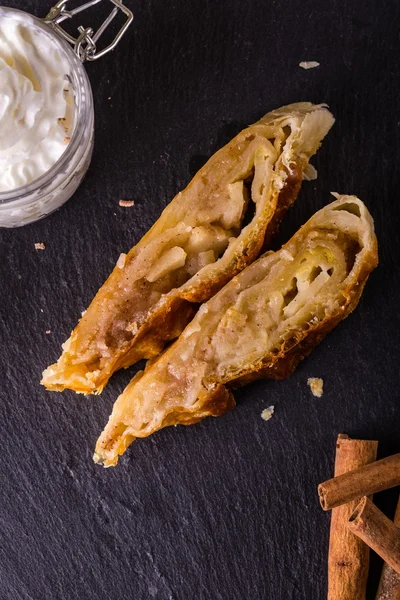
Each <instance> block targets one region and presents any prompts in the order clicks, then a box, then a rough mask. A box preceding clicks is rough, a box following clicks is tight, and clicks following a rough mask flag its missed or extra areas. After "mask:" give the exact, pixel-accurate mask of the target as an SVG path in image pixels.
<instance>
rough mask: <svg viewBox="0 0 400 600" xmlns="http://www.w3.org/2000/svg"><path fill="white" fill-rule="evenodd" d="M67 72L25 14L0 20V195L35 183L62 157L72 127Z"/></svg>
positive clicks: (46, 38)
mask: <svg viewBox="0 0 400 600" xmlns="http://www.w3.org/2000/svg"><path fill="white" fill-rule="evenodd" d="M69 71H70V68H69V65H68V62H67V61H66V59H65V58H64V57H63V56H62V55H61V53H60V51H59V50H58V48H57V46H56V45H55V44H54V42H53V41H52V39H51V37H50V36H48V35H46V34H45V33H44V32H43V31H41V30H40V29H39V28H37V27H36V24H35V22H34V20H33V19H32V18H31V17H30V16H29V15H27V14H23V13H21V14H20V15H18V14H17V15H16V14H15V13H14V14H13V16H12V17H4V16H3V15H2V17H1V19H0V192H7V191H11V190H14V189H16V188H19V187H20V186H22V185H25V184H27V183H30V182H31V181H34V180H35V179H37V178H38V177H40V176H41V175H43V174H44V173H46V171H48V170H49V169H50V168H51V167H52V166H53V165H54V164H55V163H56V162H57V161H58V159H59V158H60V157H61V155H62V154H63V153H64V152H65V150H66V148H67V146H68V143H69V141H70V135H71V132H72V129H73V126H74V113H75V107H74V101H73V93H72V88H71V86H70V84H69V82H68V79H67V76H68V74H69Z"/></svg>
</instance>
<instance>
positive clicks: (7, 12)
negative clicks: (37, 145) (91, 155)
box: [0, 6, 93, 206]
mask: <svg viewBox="0 0 400 600" xmlns="http://www.w3.org/2000/svg"><path fill="white" fill-rule="evenodd" d="M14 13H17V16H22V15H23V16H24V18H26V17H29V18H30V19H31V20H32V22H33V23H34V25H35V26H36V27H38V28H39V29H40V30H41V31H42V32H43V33H44V34H45V35H47V36H48V37H50V38H51V39H52V41H53V42H54V43H55V44H56V45H57V46H58V48H59V49H60V50H61V52H62V53H63V54H64V56H65V58H66V59H67V62H68V64H69V65H70V67H71V68H70V72H69V73H68V75H69V76H70V77H71V80H72V85H73V90H74V97H75V106H76V116H75V123H74V128H73V131H72V133H71V139H70V141H69V143H68V146H67V147H66V149H65V151H64V152H63V153H62V155H61V156H60V158H59V159H58V160H57V161H56V162H55V163H54V165H52V166H51V167H50V169H48V171H46V172H45V173H43V174H42V175H40V176H39V177H37V178H36V179H34V180H33V181H31V182H29V183H26V184H24V185H22V186H20V187H17V188H15V189H13V190H9V191H6V192H0V206H2V205H3V206H5V205H9V204H15V205H18V206H21V205H23V204H24V200H29V198H30V196H31V195H32V194H34V193H35V192H37V191H38V190H40V189H42V190H43V194H46V193H48V192H50V191H51V187H52V184H54V186H55V187H56V186H58V185H59V182H57V181H56V176H57V175H58V174H59V173H60V171H62V170H63V169H64V168H65V167H67V165H69V164H70V163H71V162H72V163H76V164H78V162H79V160H80V155H79V154H80V153H79V152H78V150H79V147H80V145H81V142H82V138H83V137H84V133H85V128H86V127H92V121H93V95H92V88H91V85H90V81H89V78H88V75H87V73H86V70H85V68H84V66H83V64H82V62H81V61H80V60H79V58H78V56H77V55H76V54H75V52H74V50H73V49H72V47H71V46H70V45H69V44H68V42H67V41H66V40H64V39H63V38H62V37H61V36H59V35H58V34H57V33H56V32H55V31H54V30H53V29H52V28H51V27H50V26H49V25H47V23H45V22H44V21H43V20H41V19H39V18H38V17H36V16H34V15H32V14H30V13H27V12H25V11H22V10H19V9H16V8H9V7H4V6H1V7H0V16H5V17H11V18H12V16H13V14H14ZM74 158H75V160H74ZM74 168H75V164H72V165H71V167H70V168H69V169H68V172H66V175H65V177H66V178H67V177H68V176H69V174H70V172H71V170H74Z"/></svg>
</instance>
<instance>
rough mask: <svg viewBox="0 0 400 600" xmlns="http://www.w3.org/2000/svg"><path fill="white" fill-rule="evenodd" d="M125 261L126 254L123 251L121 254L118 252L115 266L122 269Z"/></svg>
mask: <svg viewBox="0 0 400 600" xmlns="http://www.w3.org/2000/svg"><path fill="white" fill-rule="evenodd" d="M125 261H126V254H124V253H123V252H122V254H120V255H119V258H118V260H117V267H118V268H119V269H123V268H124V266H125Z"/></svg>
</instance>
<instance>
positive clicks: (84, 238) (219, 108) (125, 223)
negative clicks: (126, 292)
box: [0, 0, 400, 600]
mask: <svg viewBox="0 0 400 600" xmlns="http://www.w3.org/2000/svg"><path fill="white" fill-rule="evenodd" d="M14 6H16V7H17V8H21V9H26V10H29V11H31V12H33V13H35V14H36V15H38V16H43V15H44V14H45V13H46V11H47V9H48V7H49V6H48V4H47V3H46V2H45V1H44V0H40V2H32V1H31V2H30V1H29V0H26V1H23V0H19V1H18V2H16V3H15V4H14ZM129 6H130V8H132V10H133V11H134V13H135V20H134V23H133V25H132V27H131V29H130V30H129V32H128V33H127V35H126V37H125V38H124V39H123V41H122V42H121V43H120V45H119V47H118V48H117V50H116V51H115V52H114V53H113V54H112V55H109V56H107V57H105V58H103V59H102V60H100V61H99V62H97V63H95V64H94V63H92V64H88V65H87V70H88V73H89V76H90V79H91V82H92V87H93V91H94V95H95V113H96V140H95V150H94V156H93V161H92V164H91V167H90V170H89V172H88V175H87V177H86V179H85V180H84V182H83V184H82V186H81V187H80V189H79V190H78V192H77V193H76V194H75V196H74V197H73V198H72V199H71V200H70V201H69V202H68V203H67V204H66V205H65V206H63V207H62V208H61V209H60V210H59V211H58V212H56V213H55V214H53V215H51V216H50V217H48V218H46V219H44V220H43V221H41V222H38V223H36V224H33V225H29V226H27V227H25V228H21V229H16V230H5V229H3V230H1V231H0V259H1V260H0V278H1V279H0V282H1V289H0V312H1V323H0V324H1V352H0V372H1V387H0V394H1V404H0V436H1V437H0V440H1V453H0V464H1V484H0V511H1V513H0V598H1V600H14V599H18V600H19V599H23V600H25V599H26V600H28V599H29V600H42V599H44V598H46V600H53V599H66V600H75V599H77V600H78V599H79V600H91V599H96V600H98V599H101V600H103V599H104V600H108V599H111V598H115V599H117V600H125V599H129V600H131V599H132V600H133V599H134V600H142V599H143V600H147V599H149V600H169V599H171V600H172V599H173V600H192V599H193V600H202V599H204V600H253V599H254V600H259V599H267V600H292V599H293V600H297V599H301V600H320V599H321V600H322V599H323V598H325V597H326V558H327V547H328V534H329V514H325V513H323V511H322V510H321V509H320V507H319V504H318V500H317V494H316V486H317V484H318V483H319V482H320V481H322V480H324V479H327V478H328V477H330V476H331V475H332V474H333V461H334V451H335V439H336V436H337V434H338V433H339V432H347V433H348V434H350V435H353V436H359V437H366V438H374V439H379V441H380V442H381V444H380V456H385V455H387V454H389V453H392V452H395V451H399V450H400V444H399V426H400V416H399V410H398V403H399V395H400V392H399V389H400V388H399V385H400V378H399V366H398V364H399V352H398V348H399V346H398V342H399V308H398V307H399V300H398V296H399V292H400V278H399V270H398V263H399V258H400V252H399V250H400V244H399V232H400V222H399V221H400V219H399V201H400V198H399V187H400V186H399V183H400V181H399V180H400V172H399V167H398V162H399V157H400V153H399V131H400V110H399V103H400V101H399V98H400V78H399V76H400V59H399V57H400V43H399V25H400V20H399V17H400V7H399V4H398V2H397V0H386V1H385V2H383V1H381V2H374V1H373V0H367V1H365V0H364V1H361V0H357V1H356V0H354V1H352V2H343V1H339V0H329V1H324V2H318V1H317V0H287V1H286V2H285V1H279V0H269V1H267V0H264V1H263V0H219V1H217V2H216V1H213V2H212V1H208V0H207V1H206V0H203V1H200V0H176V1H171V2H166V1H162V0H143V1H142V2H139V0H135V1H134V2H133V1H132V2H131V3H130V4H129ZM92 10H94V11H95V12H96V10H97V9H92ZM79 21H80V22H79V23H77V25H79V24H84V25H89V24H91V15H88V16H87V17H86V16H85V17H83V16H82V17H81V18H80V19H79ZM303 60H317V61H319V62H320V63H321V66H320V67H319V68H317V69H313V70H309V71H305V70H303V69H301V68H299V66H298V65H299V62H300V61H303ZM300 100H308V101H313V102H327V103H328V104H329V106H330V108H331V110H332V112H333V113H334V115H335V117H336V119H337V122H336V124H335V126H334V128H333V129H332V130H331V133H329V135H328V137H327V138H326V140H325V142H324V144H323V147H322V149H321V150H320V152H319V153H318V155H317V157H316V158H315V159H314V160H313V162H314V164H315V166H316V167H317V169H318V173H319V176H318V179H317V181H314V182H311V183H304V185H303V189H302V191H301V193H300V196H299V198H298V200H297V203H296V205H295V207H294V208H293V209H292V210H291V211H290V213H289V214H288V215H287V218H286V219H285V222H284V225H283V227H282V229H281V233H280V236H279V237H280V239H279V240H278V242H280V241H284V240H286V239H288V237H289V236H290V235H291V234H292V233H293V232H294V231H295V230H296V229H297V228H298V227H299V226H300V225H301V224H302V223H303V222H304V221H305V220H307V219H308V218H309V217H310V216H311V215H312V214H313V212H314V211H315V210H317V209H318V208H320V207H322V206H323V205H324V204H326V203H327V202H329V201H330V200H331V197H330V195H329V192H330V191H331V190H333V191H338V192H341V193H354V194H357V195H358V196H359V197H360V198H361V199H363V200H364V201H365V202H366V204H367V206H368V207H369V209H370V210H371V212H372V214H373V216H374V218H375V223H376V229H377V235H378V239H379V243H380V265H379V267H378V269H377V270H376V271H375V272H374V273H373V274H372V276H371V278H370V281H369V283H368V284H367V287H366V290H365V293H364V295H363V298H362V300H361V303H360V305H359V307H358V309H357V310H356V312H355V313H354V314H353V315H352V316H351V317H350V318H348V319H347V320H346V321H345V322H344V323H342V324H341V325H340V326H339V327H338V328H337V329H336V330H335V331H334V332H333V333H332V334H331V335H330V336H329V338H327V339H326V340H325V342H324V343H323V344H322V345H321V346H320V347H318V348H317V349H316V350H315V351H314V352H313V354H312V355H311V356H310V358H308V359H307V360H306V361H305V362H304V363H303V364H302V365H300V367H299V368H298V369H297V371H296V373H295V374H294V375H293V376H292V377H290V378H289V379H287V380H285V381H282V382H274V381H264V382H259V383H255V384H253V385H250V386H248V387H246V388H244V389H242V390H240V391H238V392H237V393H236V398H237V401H238V406H237V408H236V409H235V410H234V411H232V412H231V413H230V414H228V415H227V416H225V417H223V418H220V419H208V420H206V421H204V422H202V423H200V424H198V425H196V426H193V427H188V428H185V427H179V428H176V429H175V428H171V429H166V430H163V431H161V432H159V433H157V434H156V435H154V436H153V437H151V438H149V439H146V440H143V441H138V442H137V443H135V444H134V445H133V446H132V447H131V448H130V449H129V451H128V452H127V453H126V455H125V456H124V457H123V458H122V459H121V461H120V464H119V466H118V467H117V468H115V469H108V470H104V469H102V468H100V467H99V466H96V465H94V464H93V463H92V452H93V448H94V445H95V442H96V439H97V437H98V435H99V434H100V432H101V430H102V428H103V426H104V425H105V423H106V421H107V418H108V415H109V413H110V411H111V407H112V404H113V401H114V399H115V398H116V396H117V394H118V393H119V392H120V391H121V390H122V389H123V387H124V385H125V384H126V383H127V382H128V381H129V379H130V377H131V375H132V373H134V372H135V371H136V369H137V367H133V368H132V369H131V370H129V371H125V372H123V373H118V374H117V375H115V376H114V377H113V379H112V381H111V383H110V384H109V386H108V387H107V388H106V390H105V391H104V392H103V394H102V395H101V397H87V398H84V397H82V396H77V395H75V394H73V393H72V392H66V393H63V394H50V393H48V392H45V391H44V389H43V388H41V386H40V385H39V380H40V375H41V371H42V370H43V368H45V367H46V366H47V365H48V364H49V363H51V362H54V360H55V359H56V358H57V357H58V355H59V351H60V344H61V343H62V342H63V341H64V340H65V339H66V338H67V337H68V335H69V333H70V330H71V329H72V327H73V326H74V325H75V323H76V321H77V319H78V317H79V316H80V312H81V311H82V310H83V309H84V308H86V307H87V305H88V304H89V302H90V300H91V298H92V297H93V295H94V294H95V292H96V291H97V289H98V288H99V286H100V285H101V284H102V282H103V281H104V279H105V278H106V276H107V275H108V274H109V272H110V271H111V269H112V267H113V265H114V264H115V262H116V260H117V258H118V256H119V254H120V253H121V252H126V251H127V250H128V249H129V248H130V247H131V246H132V245H133V244H134V243H136V242H137V241H138V240H139V239H140V237H141V236H142V235H143V234H144V233H145V231H146V230H147V229H148V228H149V226H150V225H151V224H152V223H153V222H154V220H155V219H156V218H157V217H158V215H159V214H160V212H161V210H162V208H163V207H164V206H165V205H166V204H167V202H168V201H169V200H170V199H171V198H172V197H173V196H174V194H175V193H176V192H178V191H179V190H180V189H182V188H183V187H184V186H185V185H186V184H187V183H188V181H189V180H190V178H191V177H192V176H193V174H194V173H195V171H196V170H197V169H198V168H199V167H200V166H201V165H202V164H203V162H204V161H205V159H206V158H207V157H209V156H210V155H211V154H212V153H213V152H215V151H216V150H217V149H218V148H219V147H220V146H221V145H222V144H224V143H226V142H227V141H228V140H229V139H230V138H231V137H232V136H233V135H234V134H236V133H237V132H238V131H239V130H240V129H241V128H242V127H243V126H244V125H246V124H249V123H252V122H254V121H255V120H257V119H258V118H260V117H261V116H262V115H263V114H264V113H265V112H267V111H269V110H271V109H273V108H276V107H278V106H281V105H283V104H287V103H290V102H294V101H300ZM120 199H133V200H135V206H134V207H133V208H129V209H128V208H121V207H119V205H118V201H119V200H120ZM35 242H44V243H45V244H46V250H45V251H36V250H35V249H34V243H35ZM278 242H277V243H278ZM48 329H50V330H51V334H49V335H46V333H45V332H46V330H48ZM309 376H320V377H323V379H324V381H325V393H324V396H323V398H322V399H318V398H314V397H313V396H312V395H311V393H310V391H309V389H308V387H307V385H306V381H307V377H309ZM271 404H273V405H275V414H274V416H273V418H272V419H271V420H270V421H268V422H264V421H263V420H262V419H261V417H260V413H261V411H262V409H263V408H266V407H267V406H269V405H271ZM396 499H397V493H396V492H393V493H386V494H385V493H383V494H380V495H377V496H376V502H377V503H378V505H379V506H380V507H381V508H384V509H385V510H386V512H387V514H388V515H392V514H393V512H394V508H395V504H396ZM379 569H380V562H379V559H377V558H376V557H374V558H373V561H372V569H371V577H370V583H369V598H371V599H372V598H374V591H375V589H376V585H377V578H378V576H379Z"/></svg>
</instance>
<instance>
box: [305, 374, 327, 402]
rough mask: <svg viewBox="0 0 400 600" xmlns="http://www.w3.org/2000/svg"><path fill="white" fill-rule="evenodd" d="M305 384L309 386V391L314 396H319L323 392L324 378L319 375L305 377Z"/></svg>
mask: <svg viewBox="0 0 400 600" xmlns="http://www.w3.org/2000/svg"><path fill="white" fill-rule="evenodd" d="M307 385H308V386H309V388H310V390H311V393H312V394H313V396H315V397H316V398H321V397H322V394H323V393H324V380H323V379H321V378H320V377H309V378H308V379H307Z"/></svg>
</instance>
